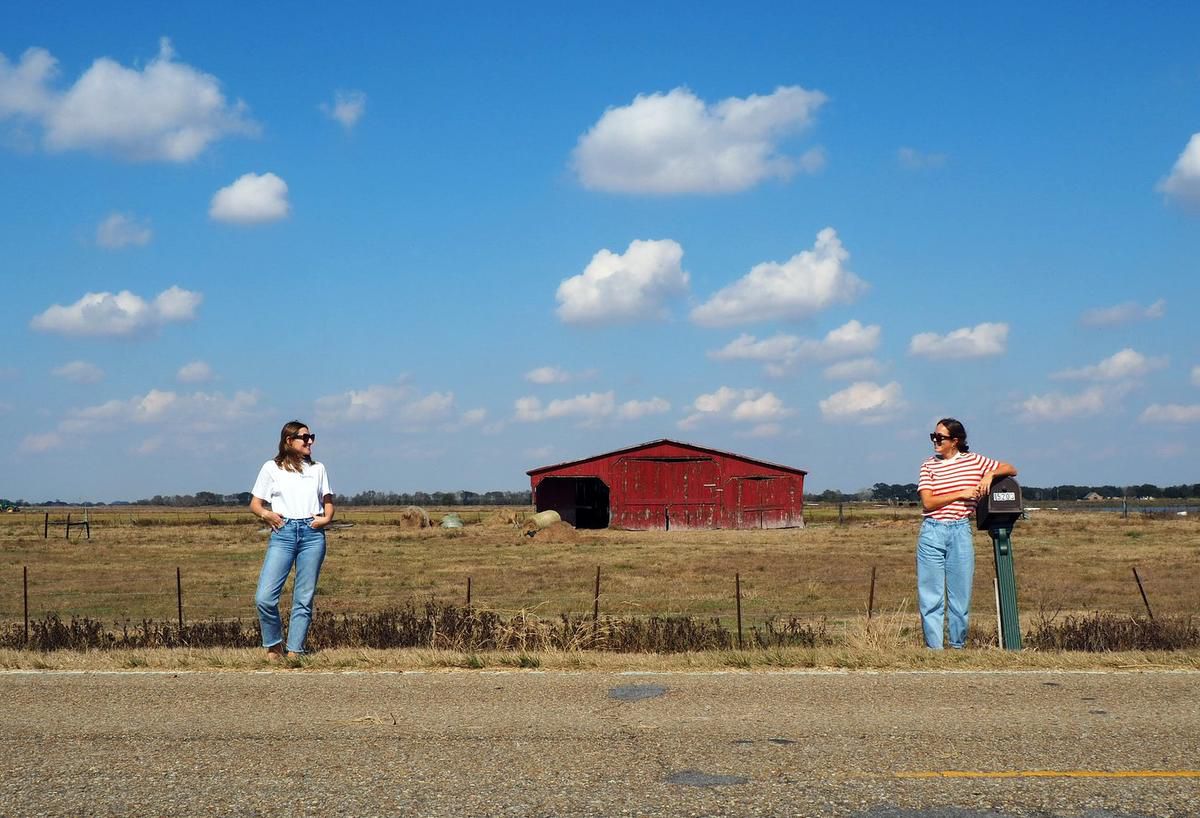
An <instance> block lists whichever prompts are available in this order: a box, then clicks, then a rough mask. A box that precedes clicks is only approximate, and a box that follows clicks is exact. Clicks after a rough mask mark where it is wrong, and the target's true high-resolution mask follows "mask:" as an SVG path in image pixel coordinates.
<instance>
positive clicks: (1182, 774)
mask: <svg viewBox="0 0 1200 818" xmlns="http://www.w3.org/2000/svg"><path fill="white" fill-rule="evenodd" d="M896 777H897V778H1200V770H996V771H994V772H976V771H971V770H914V771H912V772H898V773H896Z"/></svg>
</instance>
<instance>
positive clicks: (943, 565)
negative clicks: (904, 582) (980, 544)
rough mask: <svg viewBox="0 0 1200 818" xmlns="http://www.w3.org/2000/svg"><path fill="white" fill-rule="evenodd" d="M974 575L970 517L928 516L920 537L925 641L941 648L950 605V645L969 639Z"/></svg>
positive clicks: (919, 573) (919, 582) (919, 585)
mask: <svg viewBox="0 0 1200 818" xmlns="http://www.w3.org/2000/svg"><path fill="white" fill-rule="evenodd" d="M974 577H975V541H974V539H973V538H972V535H971V520H969V519H965V520H953V521H951V522H939V521H937V520H931V519H929V518H928V517H926V518H925V521H924V522H923V523H921V535H920V537H919V538H918V539H917V605H918V606H919V607H920V609H921V628H922V630H924V631H925V645H926V647H930V648H933V649H934V650H941V649H942V622H943V620H944V619H945V614H946V608H947V607H949V609H950V647H952V648H961V647H962V646H963V644H965V643H966V641H967V613H968V612H969V611H970V609H971V581H972V580H973V579H974Z"/></svg>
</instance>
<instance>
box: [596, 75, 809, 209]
mask: <svg viewBox="0 0 1200 818" xmlns="http://www.w3.org/2000/svg"><path fill="white" fill-rule="evenodd" d="M825 101H826V97H825V95H824V94H822V93H821V92H820V91H807V90H805V89H804V88H801V87H800V86H798V85H793V86H786V87H779V88H777V89H775V91H774V92H773V93H771V94H767V95H765V96H759V95H757V94H756V95H751V96H749V97H746V98H745V99H739V98H737V97H730V98H728V99H725V100H722V101H720V102H717V103H715V104H712V105H709V104H707V103H705V102H704V100H702V99H700V98H699V97H697V96H696V95H695V94H693V93H692V92H691V91H689V90H688V89H687V88H676V89H674V90H672V91H670V92H668V93H666V94H662V93H656V94H649V95H646V94H639V95H638V96H637V97H636V98H635V99H634V100H633V102H632V103H630V104H629V105H626V106H622V107H617V108H609V109H608V110H606V111H605V112H604V115H603V116H601V117H600V119H599V121H598V122H596V124H595V125H593V126H592V127H591V128H590V129H589V130H588V132H587V133H585V134H584V135H583V136H581V137H580V138H579V142H578V144H577V145H576V146H575V150H574V153H573V156H572V165H573V167H574V170H575V172H576V174H577V175H578V177H579V181H580V182H581V183H582V184H583V186H584V187H586V188H588V189H590V190H603V191H609V192H614V193H646V194H679V193H731V192H734V191H739V190H745V189H746V188H749V187H753V186H754V185H756V184H758V183H760V182H762V181H764V180H766V179H772V178H775V179H789V178H791V176H793V175H794V174H795V173H796V172H797V171H801V172H813V171H814V170H817V169H819V168H820V167H821V166H822V165H823V164H824V153H823V151H820V150H813V151H809V152H808V153H807V154H805V155H804V156H801V157H799V158H792V157H788V156H785V155H783V154H782V153H780V152H779V145H778V142H779V140H780V139H782V138H783V137H785V136H787V135H788V134H791V133H795V132H797V131H800V130H803V129H804V128H806V127H808V126H809V125H810V124H811V123H812V122H813V118H814V116H815V114H816V112H817V109H818V108H820V107H821V105H823V104H824V103H825Z"/></svg>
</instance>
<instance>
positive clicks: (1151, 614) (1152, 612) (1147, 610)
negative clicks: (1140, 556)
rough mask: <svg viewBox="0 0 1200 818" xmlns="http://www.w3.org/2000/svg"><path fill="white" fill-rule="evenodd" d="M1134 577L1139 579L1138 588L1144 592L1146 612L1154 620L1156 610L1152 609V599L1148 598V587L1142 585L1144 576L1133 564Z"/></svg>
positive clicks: (1143, 600) (1143, 601) (1143, 602)
mask: <svg viewBox="0 0 1200 818" xmlns="http://www.w3.org/2000/svg"><path fill="white" fill-rule="evenodd" d="M1133 578H1134V579H1136V580H1137V584H1138V590H1139V591H1140V592H1141V594H1142V604H1143V605H1145V606H1146V614H1147V615H1148V616H1149V617H1150V621H1151V622H1153V621H1154V611H1152V610H1150V600H1148V599H1146V589H1145V588H1143V587H1142V578H1141V577H1139V576H1138V572H1137V566H1136V565H1135V566H1133Z"/></svg>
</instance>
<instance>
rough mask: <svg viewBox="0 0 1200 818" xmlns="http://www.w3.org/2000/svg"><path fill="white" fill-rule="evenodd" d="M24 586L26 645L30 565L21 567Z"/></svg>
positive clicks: (27, 639)
mask: <svg viewBox="0 0 1200 818" xmlns="http://www.w3.org/2000/svg"><path fill="white" fill-rule="evenodd" d="M21 575H22V576H21V579H22V586H23V588H24V597H25V645H26V646H28V645H29V566H28V565H24V566H22V567H21Z"/></svg>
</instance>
